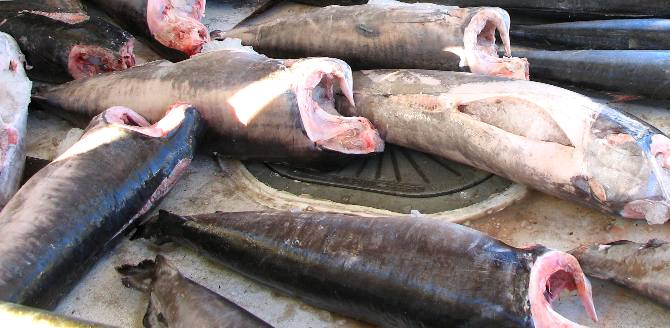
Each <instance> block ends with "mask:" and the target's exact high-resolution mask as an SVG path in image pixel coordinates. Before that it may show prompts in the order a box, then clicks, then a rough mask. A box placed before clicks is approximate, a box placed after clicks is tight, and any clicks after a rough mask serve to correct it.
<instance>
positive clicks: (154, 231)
mask: <svg viewBox="0 0 670 328" xmlns="http://www.w3.org/2000/svg"><path fill="white" fill-rule="evenodd" d="M139 237H144V238H154V239H155V240H156V241H160V242H165V241H174V242H177V243H179V244H181V245H183V246H187V247H191V248H194V249H196V250H197V251H198V252H201V253H202V254H205V255H207V256H208V257H210V258H213V259H215V260H217V261H219V262H221V263H222V264H224V265H225V266H227V267H228V268H230V269H232V270H234V271H237V272H239V273H241V274H243V275H245V276H247V277H250V278H252V279H254V280H256V281H258V282H261V283H263V284H265V285H268V286H270V287H273V288H275V289H277V290H279V291H282V292H284V293H286V294H288V295H290V296H292V297H297V298H299V299H301V300H303V301H304V302H306V303H308V304H311V305H313V306H316V307H319V308H323V309H326V310H328V311H332V312H336V313H340V314H343V315H346V316H350V317H353V318H356V319H360V320H363V321H366V322H369V323H373V324H376V325H379V326H382V327H391V326H392V327H480V326H490V325H495V326H496V327H533V326H534V323H533V320H534V319H533V318H531V308H530V307H529V305H528V303H527V302H528V300H529V298H528V297H529V296H528V292H529V279H530V275H531V271H533V270H535V268H534V267H533V263H534V261H536V260H537V259H539V258H541V257H542V256H543V255H544V254H547V252H548V250H547V249H546V248H544V247H542V246H535V247H531V248H528V249H518V248H513V247H510V246H508V245H505V244H503V243H502V242H500V241H498V240H495V239H493V238H491V237H489V236H486V235H484V234H482V233H480V232H478V231H475V230H473V229H470V228H467V227H464V226H461V225H457V224H452V223H448V222H443V221H439V220H433V219H426V218H416V219H410V218H405V217H395V218H393V217H384V218H364V217H357V216H351V215H345V214H337V213H316V212H303V213H292V212H237V213H224V212H216V213H212V214H202V215H195V216H179V215H175V214H171V213H168V212H165V211H161V212H160V213H159V215H158V216H155V217H153V218H152V219H151V220H149V221H148V222H147V223H146V224H144V225H142V226H140V227H139V228H138V232H137V233H136V234H135V235H134V236H133V238H139ZM565 255H567V254H565ZM570 258H572V257H570ZM566 259H567V258H566ZM572 260H573V261H575V260H574V258H572ZM574 263H576V261H575V262H574ZM533 272H534V271H533ZM580 275H581V277H582V278H583V274H580ZM583 279H585V278H583ZM484 281H495V288H494V287H491V286H487V287H484V288H482V285H481V284H482V282H484ZM543 288H544V287H543ZM541 297H542V298H544V297H545V296H544V294H542V295H541ZM571 327H572V326H571Z"/></svg>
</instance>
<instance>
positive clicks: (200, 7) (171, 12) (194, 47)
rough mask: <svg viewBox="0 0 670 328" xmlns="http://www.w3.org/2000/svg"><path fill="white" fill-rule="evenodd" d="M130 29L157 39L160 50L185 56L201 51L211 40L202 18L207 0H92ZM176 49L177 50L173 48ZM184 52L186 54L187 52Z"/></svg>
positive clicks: (170, 54)
mask: <svg viewBox="0 0 670 328" xmlns="http://www.w3.org/2000/svg"><path fill="white" fill-rule="evenodd" d="M91 2H92V3H94V4H95V5H96V6H97V7H99V8H100V9H102V10H103V11H105V12H106V13H107V14H108V15H109V16H111V17H112V18H113V19H114V20H116V21H117V22H119V24H121V25H122V26H123V27H124V28H126V29H127V30H128V31H130V32H132V33H135V34H141V35H143V36H145V37H147V38H150V39H151V40H155V41H156V42H157V43H158V45H159V46H158V45H156V44H153V45H154V46H158V50H159V52H161V53H163V54H165V55H169V56H171V57H174V58H183V57H181V56H180V55H177V54H176V52H175V51H174V50H176V51H178V52H179V53H181V54H183V55H187V56H191V55H194V54H197V53H199V52H200V49H201V48H202V46H203V44H205V43H206V42H208V41H209V33H208V32H207V28H206V27H205V25H203V24H202V23H201V22H200V19H202V17H203V16H204V15H205V0H186V1H182V0H91ZM170 49H173V50H170ZM183 55H182V56H183Z"/></svg>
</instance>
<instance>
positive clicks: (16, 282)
mask: <svg viewBox="0 0 670 328" xmlns="http://www.w3.org/2000/svg"><path fill="white" fill-rule="evenodd" d="M296 2H301V3H306V4H311V5H315V6H313V7H306V9H305V11H304V13H303V14H301V15H299V16H280V17H274V19H271V20H265V21H260V22H258V21H257V22H252V23H249V24H244V22H243V24H240V25H238V26H237V27H235V28H233V29H231V30H228V31H211V34H210V31H208V30H207V28H206V27H205V25H203V23H202V22H201V21H200V20H201V19H202V17H203V16H204V15H205V9H206V4H205V1H204V0H114V1H109V0H99V1H98V0H92V1H88V2H83V3H82V2H80V1H78V0H37V1H30V2H25V1H3V2H1V3H0V206H2V210H1V211H0V235H1V236H3V237H2V238H1V239H0V301H4V302H11V303H2V304H0V318H3V317H7V318H9V319H8V320H10V319H11V320H28V321H31V320H37V319H34V318H44V317H46V318H47V319H46V320H50V321H53V322H65V323H69V324H71V325H77V324H82V325H89V323H77V322H75V321H72V319H69V318H61V317H54V316H52V315H50V314H49V313H44V312H40V311H39V310H33V309H29V308H25V307H22V306H19V305H16V304H13V303H18V304H22V305H27V306H33V307H40V308H45V309H52V308H53V307H54V306H55V305H56V304H57V303H58V302H59V301H60V300H61V299H62V298H63V297H64V296H65V295H66V294H67V293H68V292H69V291H70V290H71V289H72V287H73V286H74V285H75V284H76V283H77V282H78V281H79V279H80V278H81V277H82V276H83V275H84V274H85V273H86V272H87V271H88V270H89V268H90V267H91V266H92V265H93V264H94V263H95V262H96V261H97V260H98V259H99V258H100V257H101V256H103V255H104V254H105V253H106V252H107V251H109V250H110V249H111V248H112V247H113V246H114V245H115V244H116V243H117V242H118V241H119V240H120V239H121V238H123V236H125V235H126V234H128V233H129V232H131V231H134V234H133V236H132V239H140V238H143V239H151V240H153V241H155V242H156V243H159V244H161V243H165V242H175V243H177V244H180V245H183V246H186V247H189V248H193V249H195V250H197V251H198V253H199V254H203V255H207V256H208V257H210V258H212V259H214V260H215V261H216V262H218V263H221V265H223V266H225V267H227V268H230V269H232V270H234V271H237V272H239V273H240V274H243V275H245V276H248V277H250V278H251V279H253V280H255V281H257V282H259V283H261V284H265V285H267V286H269V287H271V288H274V289H276V290H279V291H281V292H284V293H287V294H289V295H291V296H294V297H296V298H299V299H301V300H303V301H304V302H306V303H308V304H311V305H313V306H315V307H318V308H323V309H326V310H328V311H332V312H335V313H339V314H342V315H346V316H348V317H352V318H356V319H359V320H362V321H365V322H368V323H372V324H376V325H379V326H382V327H447V326H449V327H451V326H457V327H481V326H495V327H579V325H577V324H576V323H573V322H571V321H570V320H568V319H566V318H564V317H563V316H561V315H560V314H558V313H557V312H555V311H554V310H553V309H552V307H551V303H552V301H553V300H554V299H556V298H557V297H558V296H559V295H560V293H561V291H562V290H576V291H577V294H578V295H579V297H580V298H581V300H582V303H583V305H584V309H585V311H586V312H587V313H588V315H589V317H590V318H591V319H592V320H594V321H597V315H596V309H595V307H594V305H593V299H592V295H591V287H590V283H589V280H588V279H587V277H586V275H591V276H593V277H596V278H600V279H608V280H611V281H613V282H615V283H617V284H620V285H623V286H626V287H628V288H631V289H632V290H635V291H637V292H639V293H640V294H642V295H645V296H647V297H649V298H650V299H652V300H655V301H657V302H658V303H660V304H662V305H664V306H667V307H670V296H669V295H670V279H668V276H669V275H670V247H668V245H670V244H668V243H667V242H664V241H660V240H652V241H649V242H648V243H646V244H636V243H633V242H630V241H613V242H611V243H609V244H604V245H585V246H583V247H579V248H577V249H574V250H572V251H569V252H563V251H559V250H552V249H549V248H547V247H544V246H540V245H534V246H529V247H525V248H517V247H512V246H509V245H506V244H505V243H503V242H501V241H499V240H496V239H494V238H492V237H490V236H488V235H485V234H483V233H481V232H478V231H475V230H473V229H470V228H467V227H464V226H460V225H457V224H452V223H446V222H442V221H440V220H435V219H428V218H421V217H411V218H409V217H387V218H363V217H356V216H351V215H345V214H338V213H318V212H271V211H267V212H216V213H212V214H201V215H192V216H182V215H178V214H174V213H169V212H165V211H160V212H159V214H158V215H156V216H154V217H152V218H150V219H146V220H143V219H142V218H143V217H144V216H145V214H148V213H151V212H152V210H153V209H154V208H155V207H156V206H157V204H158V203H159V202H160V200H161V199H162V198H163V197H164V196H165V195H166V194H167V193H168V192H170V190H171V189H172V187H173V186H174V185H175V184H176V182H177V181H178V179H179V177H180V176H181V175H182V174H183V173H184V172H185V171H186V170H187V169H188V166H189V163H190V162H191V160H192V159H193V158H194V156H195V153H196V146H198V145H199V144H202V146H203V147H204V148H203V149H207V150H208V151H211V150H213V151H216V152H218V153H219V154H221V155H222V156H224V157H228V158H234V159H244V160H262V161H273V162H286V163H291V164H293V165H302V166H307V167H310V166H315V165H317V164H318V163H324V162H332V161H340V160H347V161H354V160H360V159H361V158H363V157H365V156H366V155H368V154H372V153H376V152H381V151H383V150H384V145H385V142H389V143H392V144H396V145H400V146H404V147H408V148H412V149H415V150H418V151H422V152H426V153H431V154H434V155H438V156H441V157H445V158H449V159H451V160H455V161H458V162H461V163H464V164H466V165H470V166H473V167H476V168H479V169H481V170H485V171H488V172H491V173H494V174H496V175H500V176H503V177H505V178H508V179H510V180H513V181H515V182H518V183H521V184H524V185H527V186H530V187H532V188H534V189H537V190H539V191H541V192H544V193H548V194H551V195H554V196H557V197H560V198H563V199H567V200H570V201H574V202H578V203H581V204H583V205H586V206H590V207H592V208H595V209H598V210H600V211H603V212H605V213H609V214H613V215H618V216H622V217H625V218H631V219H644V220H646V221H647V222H648V223H649V224H663V223H665V222H667V221H668V220H670V138H668V137H667V136H666V135H665V134H663V133H662V132H661V131H660V130H658V129H657V128H655V127H653V126H651V125H649V124H648V123H646V122H644V121H642V120H640V119H637V118H635V117H632V116H630V115H627V114H625V113H622V112H620V111H618V110H616V109H614V108H612V107H610V106H608V105H606V104H603V103H599V102H595V101H593V100H592V99H591V98H588V97H586V96H583V95H580V94H578V93H575V92H572V91H569V90H567V89H564V88H561V87H558V86H554V85H549V84H544V83H540V82H535V81H529V80H530V79H536V78H538V79H542V80H547V81H557V82H568V83H572V84H583V85H586V86H590V87H595V88H597V89H601V90H610V91H619V92H624V94H626V95H628V94H638V95H643V96H648V97H656V98H670V97H669V95H670V92H669V91H668V90H669V89H670V88H669V87H670V70H668V69H667V68H668V67H670V50H665V48H667V47H668V46H669V45H670V44H669V41H668V40H670V39H669V38H668V37H667V33H668V32H670V30H669V28H670V23H668V21H667V20H664V19H660V18H654V17H652V18H626V19H617V20H595V21H582V22H563V23H556V24H548V25H527V26H516V25H513V24H512V21H511V18H510V15H509V13H508V11H506V10H505V8H508V9H510V10H511V12H513V13H517V12H526V13H527V12H541V13H543V14H551V16H554V17H565V15H566V14H567V15H568V16H570V15H577V16H578V17H585V18H591V17H595V16H597V17H598V18H603V17H601V16H604V17H606V18H609V17H610V16H616V17H620V16H657V15H658V16H665V15H670V11H668V8H670V7H668V6H665V7H664V6H656V7H654V6H655V5H654V4H653V3H651V2H650V4H649V6H647V7H645V6H641V7H643V8H639V7H640V6H635V7H634V8H633V7H630V6H623V5H621V6H619V4H618V2H616V3H615V4H610V5H609V9H608V10H604V9H603V8H600V7H599V6H598V5H597V4H596V2H595V1H536V2H532V1H520V0H510V1H499V2H493V1H433V2H435V3H402V2H396V1H381V0H380V1H369V3H368V1H352V0H349V1H324V2H320V1H296ZM441 2H444V4H442V3H441ZM447 4H449V5H454V4H456V5H462V6H464V7H454V6H447ZM474 6H487V7H474ZM497 6H502V7H503V8H499V7H497ZM664 33H665V34H664ZM210 35H211V36H210ZM497 35H498V36H499V38H500V40H496V36H497ZM517 39H518V40H519V41H522V42H524V43H525V44H526V45H532V46H534V47H547V46H549V49H547V50H542V49H531V50H523V51H517V50H516V49H515V48H513V47H512V44H511V40H513V41H516V40H517ZM497 41H499V42H500V46H502V49H501V53H502V55H499V50H498V48H499V44H498V42H497ZM139 43H142V44H146V45H148V46H149V47H150V48H152V49H153V50H154V51H156V52H157V53H158V54H159V55H160V56H161V57H163V58H165V59H163V60H156V61H151V62H148V63H144V64H139V65H137V63H138V61H136V56H135V54H134V47H135V45H136V44H139ZM575 49H579V50H575ZM512 54H515V55H517V56H518V57H512ZM352 68H353V69H354V70H353V71H352ZM29 78H30V79H33V80H36V81H40V82H41V84H40V87H38V88H35V89H33V90H32V93H31V81H30V79H29ZM42 82H50V83H48V84H43V83H42ZM53 83H56V84H53ZM31 101H32V106H35V107H41V108H42V110H46V111H52V112H56V113H65V112H69V113H77V114H83V115H84V116H87V117H88V118H90V123H89V125H88V127H87V128H86V130H85V131H84V133H83V135H82V136H81V138H79V140H78V141H77V142H76V143H74V144H73V145H72V146H70V147H69V148H68V149H67V150H66V151H65V152H64V153H62V154H61V155H60V156H58V157H57V158H55V159H54V160H53V161H52V162H51V163H49V164H48V165H46V166H45V167H44V168H42V169H41V170H40V171H39V172H37V173H36V174H34V175H33V176H32V177H30V179H29V180H28V181H27V182H26V183H24V184H23V185H22V186H20V188H19V183H20V181H21V178H22V171H23V166H24V161H25V157H26V149H25V148H26V145H25V139H26V134H27V133H30V131H26V120H27V116H28V105H29V102H31ZM529 122H531V123H530V124H529ZM201 151H202V150H201ZM101 172H104V174H101ZM73 263H76V265H73ZM117 270H118V272H119V274H120V275H121V276H122V279H121V280H122V283H123V285H125V286H126V287H129V288H133V289H137V290H139V291H141V292H143V293H146V294H148V295H149V299H150V301H149V306H148V310H147V313H146V315H145V317H144V324H145V326H147V327H153V326H157V325H167V326H198V327H200V326H203V327H204V326H216V327H270V325H269V324H268V323H266V322H264V321H263V320H262V319H259V317H258V316H257V315H256V314H252V313H250V312H248V311H247V310H245V309H244V308H242V307H240V306H239V305H237V304H235V303H233V302H231V301H230V300H227V299H225V298H224V297H222V296H220V295H218V294H217V293H215V292H214V291H211V290H208V289H206V288H205V287H203V286H199V285H197V284H196V283H195V282H194V281H192V280H190V279H189V278H187V277H186V276H184V275H182V274H181V273H180V272H179V271H178V269H177V268H175V267H174V266H173V265H172V264H170V263H169V262H168V261H167V260H166V259H165V258H164V257H163V256H161V255H158V256H157V257H156V258H155V260H150V259H148V260H145V261H142V262H140V263H139V264H132V263H129V264H127V265H123V266H120V267H118V268H117ZM17 322H19V321H17Z"/></svg>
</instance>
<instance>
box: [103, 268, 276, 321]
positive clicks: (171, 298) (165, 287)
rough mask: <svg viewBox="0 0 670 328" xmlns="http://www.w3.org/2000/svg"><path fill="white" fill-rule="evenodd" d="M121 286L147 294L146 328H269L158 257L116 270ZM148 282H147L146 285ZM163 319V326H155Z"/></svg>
mask: <svg viewBox="0 0 670 328" xmlns="http://www.w3.org/2000/svg"><path fill="white" fill-rule="evenodd" d="M116 270H117V271H118V272H119V273H120V274H121V275H122V276H123V278H122V282H123V285H124V286H126V287H129V288H135V289H137V290H140V291H142V292H145V293H148V294H149V306H148V308H147V313H146V314H145V316H144V320H143V323H144V326H145V327H161V326H163V324H164V325H165V326H167V327H184V328H187V327H220V328H242V327H263V328H271V327H272V326H270V325H269V324H267V323H266V322H265V321H263V320H261V319H259V318H258V317H256V316H255V315H253V314H251V313H250V312H248V311H247V310H245V309H244V308H242V307H240V306H239V305H237V304H235V303H233V302H231V301H229V300H228V299H226V298H224V297H223V296H221V295H219V294H217V293H215V292H213V291H211V290H209V289H207V288H205V287H203V286H201V285H198V284H197V283H195V282H194V281H192V280H190V279H188V278H186V277H184V276H183V275H182V274H181V273H180V272H179V271H178V270H177V269H175V268H174V267H173V266H172V265H171V264H170V263H169V262H168V261H167V260H166V259H165V257H163V256H161V255H157V256H156V260H155V261H152V260H145V261H142V262H140V263H139V264H137V265H123V266H120V267H118V268H117V269H116ZM147 280H148V282H147ZM159 318H162V322H161V323H162V324H161V323H158V322H159V320H160V319H159Z"/></svg>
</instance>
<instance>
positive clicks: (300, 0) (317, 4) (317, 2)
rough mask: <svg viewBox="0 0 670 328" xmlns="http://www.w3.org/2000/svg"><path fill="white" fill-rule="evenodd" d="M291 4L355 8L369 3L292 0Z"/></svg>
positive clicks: (364, 1) (358, 0)
mask: <svg viewBox="0 0 670 328" xmlns="http://www.w3.org/2000/svg"><path fill="white" fill-rule="evenodd" d="M291 2H297V3H304V4H306V5H313V6H322V7H323V6H332V5H338V6H353V5H364V4H366V3H368V0H323V1H319V0H292V1H291Z"/></svg>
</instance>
